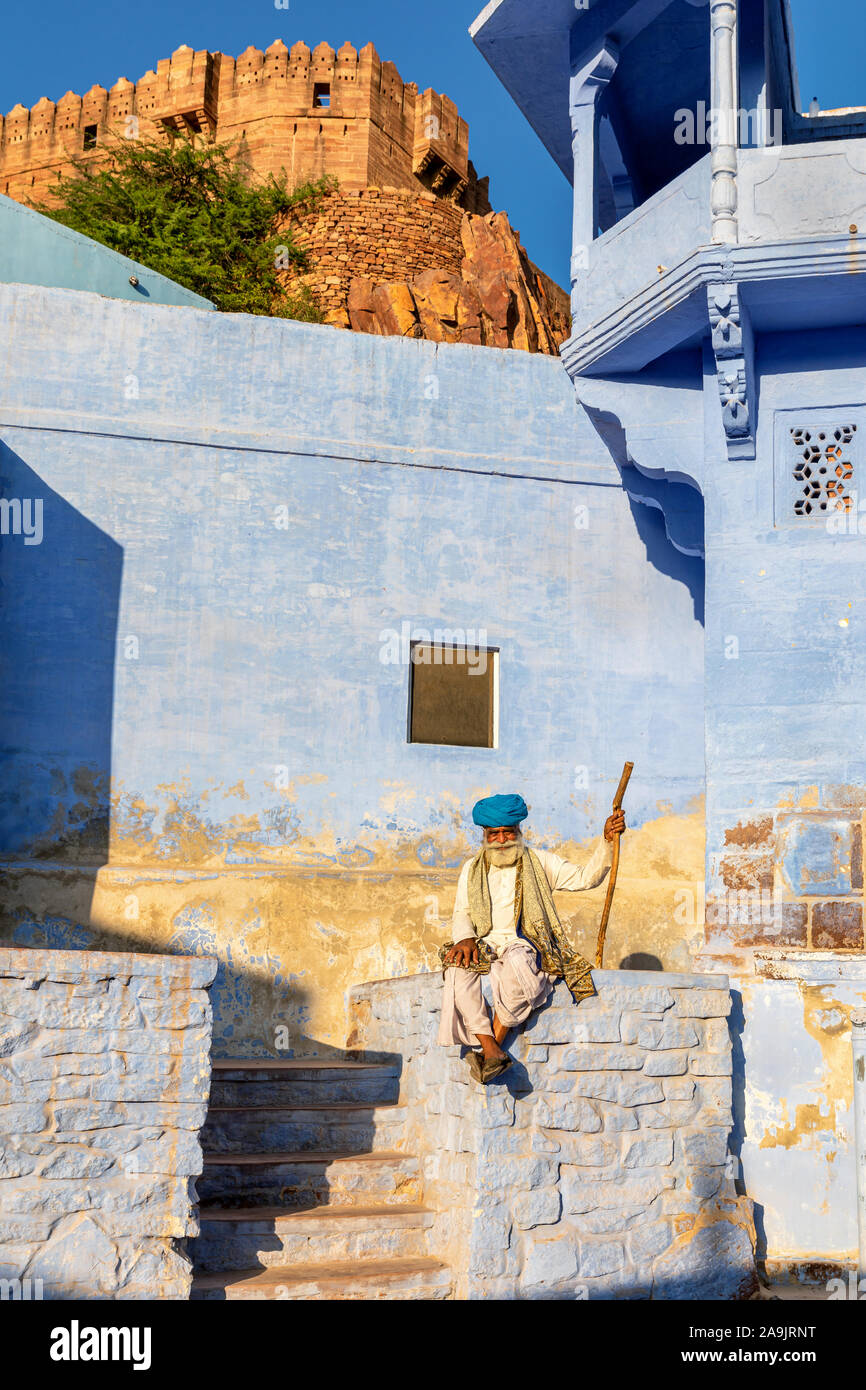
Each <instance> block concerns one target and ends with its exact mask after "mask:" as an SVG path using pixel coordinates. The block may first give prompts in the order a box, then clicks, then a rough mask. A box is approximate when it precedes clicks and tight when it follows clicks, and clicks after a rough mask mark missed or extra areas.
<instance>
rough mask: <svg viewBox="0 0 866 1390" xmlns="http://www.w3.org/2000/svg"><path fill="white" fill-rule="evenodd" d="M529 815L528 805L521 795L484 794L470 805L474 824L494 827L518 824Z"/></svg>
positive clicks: (488, 827)
mask: <svg viewBox="0 0 866 1390" xmlns="http://www.w3.org/2000/svg"><path fill="white" fill-rule="evenodd" d="M528 815H529V807H528V806H527V804H526V802H525V801H524V800H523V797H522V796H517V794H516V793H512V794H511V795H510V796H485V797H483V798H482V800H481V801H476V803H475V805H474V806H473V807H472V819H473V820H474V822H475V824H476V825H483V826H485V827H486V828H487V829H495V828H496V827H497V826H500V825H519V824H520V822H521V821H522V820H526V817H527V816H528Z"/></svg>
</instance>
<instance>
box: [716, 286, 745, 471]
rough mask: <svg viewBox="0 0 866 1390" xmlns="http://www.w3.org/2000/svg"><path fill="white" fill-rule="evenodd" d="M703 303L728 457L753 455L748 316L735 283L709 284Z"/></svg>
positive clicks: (739, 457)
mask: <svg viewBox="0 0 866 1390" xmlns="http://www.w3.org/2000/svg"><path fill="white" fill-rule="evenodd" d="M707 303H708V308H709V315H710V329H711V332H712V348H713V353H714V355H715V359H716V370H717V372H718V382H719V398H720V400H721V405H722V424H723V425H724V429H725V437H726V439H727V445H728V457H729V458H732V459H753V458H754V457H755V430H756V427H757V391H756V385H755V348H754V335H753V333H752V325H751V320H750V318H749V314H748V310H747V308H746V306H745V305H744V304H743V302H742V299H741V296H740V290H739V286H738V285H736V284H734V283H731V284H725V285H711V286H710V287H709V290H708V291H707Z"/></svg>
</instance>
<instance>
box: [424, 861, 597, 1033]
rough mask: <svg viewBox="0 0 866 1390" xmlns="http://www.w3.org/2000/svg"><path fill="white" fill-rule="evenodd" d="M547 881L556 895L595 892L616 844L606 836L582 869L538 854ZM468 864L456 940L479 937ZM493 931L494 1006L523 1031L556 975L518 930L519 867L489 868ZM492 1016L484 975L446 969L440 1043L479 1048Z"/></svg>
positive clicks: (459, 895)
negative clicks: (544, 966)
mask: <svg viewBox="0 0 866 1390" xmlns="http://www.w3.org/2000/svg"><path fill="white" fill-rule="evenodd" d="M534 853H535V854H536V855H537V856H538V859H539V861H540V863H541V866H542V868H543V869H544V873H545V875H546V877H547V881H548V883H549V884H550V886H551V888H552V889H553V890H554V891H558V890H560V889H563V890H565V891H572V892H574V891H579V890H580V889H583V888H595V886H596V884H598V883H601V881H602V879H603V878H604V876H605V874H606V873H607V871H608V868H609V867H610V864H611V861H612V859H613V844H612V842H609V841H607V840H605V839H604V837H602V838H601V841H600V842H599V844H598V845H597V846H596V848H595V851H594V853H593V854H592V856H591V857H590V859H589V860H588V862H587V863H586V864H585V865H583V866H582V867H581V866H580V865H578V864H570V863H569V862H568V860H567V859H560V857H559V855H558V854H550V853H549V852H548V851H547V850H543V849H542V850H535V851H534ZM471 863H472V861H471V859H470V860H468V861H467V862H466V863H465V864H464V865H463V868H462V869H461V870H460V877H459V879H458V881H457V896H456V899H455V903H454V915H453V917H452V919H451V929H452V937H451V939H452V941H455V942H457V941H465V940H466V939H467V938H468V937H475V935H476V933H475V929H474V927H473V926H472V919H471V918H470V916H469V897H468V892H467V883H468V879H469V866H470V864H471ZM487 882H488V884H489V886H490V904H491V919H492V927H491V930H490V931H489V932H488V934H487V936H486V937H485V938H484V939H485V941H487V942H489V943H490V945H492V946H493V949H494V950H495V951H496V954H497V956H498V960H495V961H494V962H493V964H492V965H491V967H490V973H489V975H488V976H487V979H488V980H489V982H490V990H491V993H492V996H493V1007H494V1009H495V1011H496V1014H497V1016H498V1018H499V1020H500V1022H501V1023H504V1024H505V1025H506V1027H509V1028H513V1027H518V1026H519V1025H520V1024H521V1023H524V1022H525V1021H526V1019H527V1018H528V1017H529V1015H530V1014H531V1013H532V1012H533V1010H535V1009H537V1008H539V1006H540V1005H541V1004H543V1003H544V1002H545V1000H546V999H547V998H548V996H549V994H550V991H551V990H552V988H553V984H554V980H555V977H554V976H553V975H548V974H547V973H546V972H545V971H543V970H542V969H541V965H540V962H539V960H538V953H537V951H536V950H535V947H534V946H533V945H532V944H531V942H529V941H527V940H526V938H525V937H524V936H519V935H518V934H517V933H516V932H515V930H514V890H515V887H516V884H517V867H516V865H515V866H512V867H511V868H504V869H502V868H500V869H496V868H492V867H491V868H488V871H487ZM491 1032H492V1023H491V1019H490V1013H489V1011H488V1008H487V1005H486V1004H485V1002H484V998H483V996H482V992H481V976H480V975H477V974H476V973H475V972H474V971H472V970H465V969H463V967H462V966H457V965H452V966H450V967H449V968H448V969H447V970H446V971H445V990H444V993H443V996H442V1015H441V1018H440V1020H439V1042H440V1043H442V1044H443V1045H446V1046H447V1045H448V1044H451V1043H463V1044H464V1045H465V1046H469V1047H471V1046H473V1045H474V1043H475V1039H476V1038H477V1037H478V1035H479V1034H488V1035H489V1034H490V1033H491Z"/></svg>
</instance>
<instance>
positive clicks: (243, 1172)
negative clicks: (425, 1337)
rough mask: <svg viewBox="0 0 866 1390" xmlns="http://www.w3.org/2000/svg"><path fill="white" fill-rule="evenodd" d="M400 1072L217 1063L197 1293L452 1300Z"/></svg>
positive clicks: (382, 1067) (349, 1065) (358, 1065)
mask: <svg viewBox="0 0 866 1390" xmlns="http://www.w3.org/2000/svg"><path fill="white" fill-rule="evenodd" d="M398 1089H399V1076H398V1070H397V1066H396V1064H390V1063H376V1062H356V1061H339V1060H338V1061H312V1060H300V1061H271V1060H266V1061H259V1060H255V1061H233V1060H217V1061H215V1062H214V1063H213V1079H212V1083H211V1100H210V1109H209V1111H208V1117H207V1122H206V1124H205V1127H204V1129H203V1131H202V1148H203V1150H204V1168H203V1171H202V1176H201V1177H200V1178H198V1179H197V1182H196V1187H197V1190H198V1195H199V1201H200V1215H201V1231H200V1235H199V1236H198V1237H197V1238H196V1239H195V1240H194V1241H191V1242H190V1253H191V1255H192V1258H193V1261H194V1267H195V1277H194V1280H193V1286H192V1295H191V1297H192V1298H193V1299H196V1300H201V1299H220V1300H222V1299H266V1298H275V1299H289V1298H303V1299H310V1298H323V1299H444V1298H448V1297H450V1294H451V1274H450V1271H449V1269H448V1267H447V1266H446V1265H444V1264H443V1263H442V1261H441V1260H438V1259H436V1258H435V1257H434V1256H433V1255H431V1254H430V1253H429V1250H428V1239H429V1237H428V1232H429V1229H430V1227H431V1226H432V1224H433V1221H434V1217H435V1213H434V1212H433V1211H432V1210H431V1209H430V1208H428V1207H426V1206H425V1205H424V1204H423V1201H422V1192H421V1177H420V1169H419V1163H418V1159H417V1158H416V1157H415V1156H414V1155H412V1154H410V1153H407V1152H406V1151H405V1147H404V1144H405V1140H404V1127H405V1125H404V1122H405V1115H404V1112H403V1110H402V1108H401V1107H400V1106H399V1105H398V1104H397V1093H398Z"/></svg>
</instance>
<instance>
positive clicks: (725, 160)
mask: <svg viewBox="0 0 866 1390" xmlns="http://www.w3.org/2000/svg"><path fill="white" fill-rule="evenodd" d="M710 29H711V33H712V49H711V58H710V71H711V77H712V155H711V159H712V193H711V199H710V209H711V213H712V221H713V241H721V242H728V243H731V242H736V241H737V239H738V231H737V146H738V143H739V94H738V85H739V84H738V81H737V0H711V6H710Z"/></svg>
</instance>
